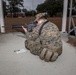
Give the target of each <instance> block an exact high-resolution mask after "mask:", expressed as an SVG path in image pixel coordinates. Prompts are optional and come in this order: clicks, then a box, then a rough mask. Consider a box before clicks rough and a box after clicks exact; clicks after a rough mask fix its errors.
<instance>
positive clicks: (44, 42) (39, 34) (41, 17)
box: [22, 13, 62, 61]
mask: <svg viewBox="0 0 76 75" xmlns="http://www.w3.org/2000/svg"><path fill="white" fill-rule="evenodd" d="M35 22H36V23H37V26H36V27H35V28H34V29H33V31H32V32H28V31H27V29H26V28H24V27H22V28H23V30H24V31H25V33H26V38H27V40H26V41H25V46H26V48H27V49H29V50H30V52H31V53H32V54H35V55H38V56H39V57H40V59H42V60H45V61H55V60H56V59H57V58H58V56H59V55H61V53H62V41H61V37H60V32H59V29H58V27H57V26H56V25H55V24H54V23H52V22H49V21H48V20H47V14H46V13H39V14H37V15H36V19H35Z"/></svg>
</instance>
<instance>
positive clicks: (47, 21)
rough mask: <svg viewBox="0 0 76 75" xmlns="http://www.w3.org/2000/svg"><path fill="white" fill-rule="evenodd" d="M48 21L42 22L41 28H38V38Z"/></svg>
mask: <svg viewBox="0 0 76 75" xmlns="http://www.w3.org/2000/svg"><path fill="white" fill-rule="evenodd" d="M47 22H48V21H46V22H44V23H43V24H42V25H41V27H40V30H39V36H40V35H41V31H42V28H43V27H44V25H45V24H46V23H47Z"/></svg>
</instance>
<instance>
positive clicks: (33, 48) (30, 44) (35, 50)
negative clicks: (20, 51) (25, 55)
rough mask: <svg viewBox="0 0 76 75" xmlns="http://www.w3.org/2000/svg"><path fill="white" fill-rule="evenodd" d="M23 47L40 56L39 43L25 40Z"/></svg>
mask: <svg viewBox="0 0 76 75" xmlns="http://www.w3.org/2000/svg"><path fill="white" fill-rule="evenodd" d="M25 47H26V48H27V49H28V50H30V52H31V53H32V54H34V55H40V53H41V51H42V49H41V44H40V42H39V41H32V40H26V41H25Z"/></svg>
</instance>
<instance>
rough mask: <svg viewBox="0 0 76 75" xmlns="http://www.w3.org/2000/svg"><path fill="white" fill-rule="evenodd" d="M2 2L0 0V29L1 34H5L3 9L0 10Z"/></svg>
mask: <svg viewBox="0 0 76 75" xmlns="http://www.w3.org/2000/svg"><path fill="white" fill-rule="evenodd" d="M2 5H3V4H2V0H0V28H1V33H5V27H4V17H3V8H2Z"/></svg>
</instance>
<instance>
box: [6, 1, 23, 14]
mask: <svg viewBox="0 0 76 75" xmlns="http://www.w3.org/2000/svg"><path fill="white" fill-rule="evenodd" d="M7 1H8V3H9V10H10V12H11V13H16V12H19V11H20V7H23V0H7Z"/></svg>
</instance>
